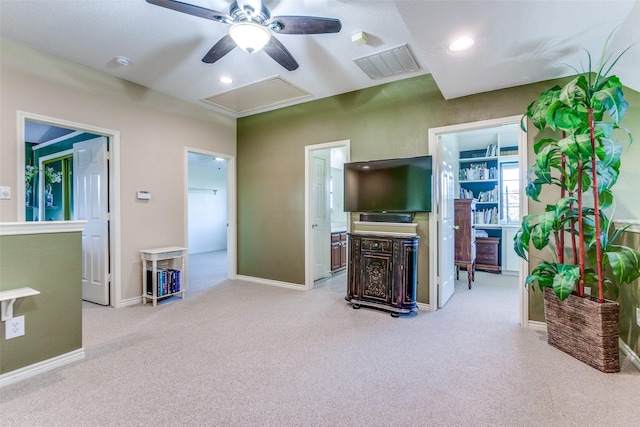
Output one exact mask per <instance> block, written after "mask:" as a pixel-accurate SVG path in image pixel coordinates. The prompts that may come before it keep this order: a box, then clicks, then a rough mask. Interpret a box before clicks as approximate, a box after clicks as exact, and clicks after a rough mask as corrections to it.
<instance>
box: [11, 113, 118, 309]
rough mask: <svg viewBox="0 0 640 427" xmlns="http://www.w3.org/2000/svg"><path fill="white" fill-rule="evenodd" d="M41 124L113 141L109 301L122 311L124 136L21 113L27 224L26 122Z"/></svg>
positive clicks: (21, 194)
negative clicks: (121, 183) (121, 186)
mask: <svg viewBox="0 0 640 427" xmlns="http://www.w3.org/2000/svg"><path fill="white" fill-rule="evenodd" d="M27 121H30V122H37V123H42V124H47V125H51V126H57V127H63V128H68V129H74V130H77V131H82V132H87V133H92V134H95V135H99V136H104V137H106V138H108V141H109V153H108V154H109V157H108V162H109V172H108V181H109V183H108V188H109V191H108V194H107V200H108V203H109V217H108V218H107V220H108V221H109V230H110V233H109V245H108V246H109V249H108V252H107V254H106V255H107V256H108V258H109V259H108V262H107V263H105V265H108V266H109V271H110V274H109V282H110V285H109V301H110V304H109V305H110V306H111V307H114V308H120V307H122V268H121V258H122V247H121V236H120V234H121V230H120V227H121V225H120V191H119V189H120V132H119V131H117V130H113V129H107V128H103V127H98V126H93V125H88V124H85V123H77V122H72V121H69V120H63V119H58V118H55V117H49V116H44V115H41V114H35V113H29V112H26V111H18V112H17V130H18V131H17V145H18V149H17V156H16V157H17V162H18V169H17V170H18V182H17V185H16V191H17V195H16V201H17V203H18V207H17V209H18V216H17V218H18V221H24V220H25V209H24V206H25V183H24V164H25V151H24V144H25V133H24V131H25V126H26V122H27Z"/></svg>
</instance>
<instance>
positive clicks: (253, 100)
mask: <svg viewBox="0 0 640 427" xmlns="http://www.w3.org/2000/svg"><path fill="white" fill-rule="evenodd" d="M307 96H310V94H309V93H308V92H305V91H303V90H302V89H300V88H298V87H296V86H294V85H293V84H291V83H289V82H288V81H286V80H284V79H282V78H281V77H272V78H269V79H266V80H262V81H259V82H257V83H252V84H249V85H246V86H242V87H239V88H237V89H233V90H230V91H228V92H224V93H221V94H218V95H213V96H210V97H208V98H203V99H202V101H204V102H207V103H209V104H212V105H215V106H218V107H222V108H224V109H226V110H230V111H233V112H234V113H237V114H242V113H246V112H249V111H253V110H257V109H260V108H265V107H270V106H273V105H277V104H283V103H286V102H289V101H294V100H296V99H300V98H305V97H307Z"/></svg>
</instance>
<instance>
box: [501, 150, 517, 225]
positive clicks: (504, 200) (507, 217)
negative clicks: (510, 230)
mask: <svg viewBox="0 0 640 427" xmlns="http://www.w3.org/2000/svg"><path fill="white" fill-rule="evenodd" d="M500 181H501V182H500V197H501V205H502V222H504V223H506V224H518V223H520V169H519V168H518V163H517V162H510V163H502V164H501V165H500Z"/></svg>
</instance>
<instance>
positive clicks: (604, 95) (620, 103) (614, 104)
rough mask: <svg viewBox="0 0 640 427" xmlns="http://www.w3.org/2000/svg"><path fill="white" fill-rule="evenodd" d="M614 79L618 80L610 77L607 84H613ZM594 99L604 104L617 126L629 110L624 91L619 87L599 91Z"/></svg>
mask: <svg viewBox="0 0 640 427" xmlns="http://www.w3.org/2000/svg"><path fill="white" fill-rule="evenodd" d="M614 78H615V79H617V77H615V76H611V77H609V79H608V80H607V83H609V82H611V81H612V79H614ZM618 82H619V81H618ZM594 97H595V98H596V99H597V100H598V101H600V102H601V103H602V106H603V107H604V109H605V110H606V111H607V113H608V114H609V117H611V119H612V120H613V122H614V123H616V124H617V123H619V122H620V120H622V118H623V117H624V115H625V113H626V112H627V110H628V109H629V103H628V102H627V101H626V100H625V99H624V95H623V94H622V89H621V88H620V87H619V86H609V87H606V88H605V89H603V90H599V91H598V92H596V93H595V94H594Z"/></svg>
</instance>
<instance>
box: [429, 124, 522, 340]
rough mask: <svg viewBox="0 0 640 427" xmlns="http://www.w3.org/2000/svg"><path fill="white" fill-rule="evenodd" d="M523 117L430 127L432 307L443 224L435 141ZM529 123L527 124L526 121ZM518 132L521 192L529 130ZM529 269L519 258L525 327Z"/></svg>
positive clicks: (435, 295)
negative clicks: (431, 169)
mask: <svg viewBox="0 0 640 427" xmlns="http://www.w3.org/2000/svg"><path fill="white" fill-rule="evenodd" d="M521 119H522V116H521V115H517V116H508V117H501V118H497V119H489V120H480V121H477V122H469V123H460V124H456V125H450V126H442V127H436V128H430V129H429V153H431V155H432V156H433V169H434V170H433V180H434V181H433V190H434V191H433V192H434V196H433V200H434V204H435V208H434V209H433V210H432V212H431V213H430V214H429V247H430V248H436V250H434V251H430V254H429V265H430V266H432V267H431V268H430V269H429V270H430V272H429V283H430V285H429V303H430V304H429V305H430V308H431V311H436V310H438V301H437V283H438V277H437V268H435V266H436V265H437V264H436V263H437V262H438V252H439V250H440V248H439V247H438V235H437V230H438V228H441V227H440V226H441V224H440V219H439V216H438V212H439V209H440V203H441V201H440V182H439V180H440V159H439V156H438V155H437V153H438V151H437V150H436V144H437V142H438V136H439V135H444V134H451V133H457V132H463V131H470V130H477V129H485V128H490V127H496V126H502V125H509V124H514V123H515V124H520V121H521ZM525 125H526V124H525ZM519 129H520V131H519V133H518V164H519V165H520V194H524V188H525V183H526V176H527V175H526V170H527V164H528V163H527V150H528V147H527V134H526V130H523V129H522V128H521V127H519ZM522 200H523V203H521V204H520V217H521V218H522V217H524V216H525V215H527V214H528V213H529V206H528V204H527V203H526V198H523V199H522ZM528 271H529V263H528V262H527V261H525V260H524V259H520V272H519V274H518V284H519V286H518V288H519V295H520V297H519V305H520V310H519V312H520V316H519V317H520V326H522V327H523V328H528V327H529V293H528V288H525V286H524V283H525V280H526V277H527V273H526V272H528Z"/></svg>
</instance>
